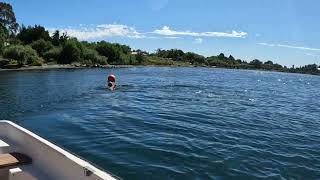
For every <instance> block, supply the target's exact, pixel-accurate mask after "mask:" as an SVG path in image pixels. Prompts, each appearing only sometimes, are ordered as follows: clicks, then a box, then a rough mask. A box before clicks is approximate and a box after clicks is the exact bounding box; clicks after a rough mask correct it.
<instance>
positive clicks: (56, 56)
mask: <svg viewBox="0 0 320 180" xmlns="http://www.w3.org/2000/svg"><path fill="white" fill-rule="evenodd" d="M61 52H62V47H61V46H54V47H52V48H51V49H49V50H48V51H45V52H44V54H43V57H44V58H45V60H46V61H47V62H59V61H60V55H61Z"/></svg>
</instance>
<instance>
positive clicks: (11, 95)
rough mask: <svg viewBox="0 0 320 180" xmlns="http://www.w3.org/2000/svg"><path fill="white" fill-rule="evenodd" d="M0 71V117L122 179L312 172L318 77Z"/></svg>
mask: <svg viewBox="0 0 320 180" xmlns="http://www.w3.org/2000/svg"><path fill="white" fill-rule="evenodd" d="M111 73H112V74H115V75H116V76H117V84H118V86H117V89H116V90H115V91H110V90H108V89H107V88H106V87H105V84H106V77H107V75H108V74H111ZM0 77H1V78H0V118H1V119H10V120H13V121H15V122H17V123H18V124H21V125H22V126H24V127H26V128H28V129H30V130H32V131H35V132H36V133H38V134H39V135H41V136H43V137H45V138H48V139H49V140H51V141H53V142H55V143H57V144H59V145H61V146H64V147H65V148H67V149H68V150H70V151H72V152H74V153H76V154H79V155H81V156H82V157H84V158H86V159H88V160H90V161H92V162H94V163H96V164H98V165H99V166H101V167H103V168H104V169H106V170H109V171H111V172H112V173H114V174H116V175H118V176H120V177H123V178H125V179H143V178H145V177H148V179H149V178H150V179H196V178H198V179H259V178H270V179H281V178H283V179H290V178H291V179H316V178H318V177H320V166H319V164H320V152H319V151H318V149H319V148H320V137H319V136H320V135H319V128H320V122H319V117H320V114H319V112H320V101H319V96H320V91H319V84H320V78H319V77H318V76H310V75H299V74H285V73H273V72H260V71H244V70H224V69H209V68H151V67H148V68H127V69H110V70H109V69H107V70H106V69H81V70H49V71H19V72H0Z"/></svg>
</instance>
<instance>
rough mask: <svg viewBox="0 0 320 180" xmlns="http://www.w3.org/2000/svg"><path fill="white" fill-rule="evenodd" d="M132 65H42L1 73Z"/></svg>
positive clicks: (127, 66)
mask: <svg viewBox="0 0 320 180" xmlns="http://www.w3.org/2000/svg"><path fill="white" fill-rule="evenodd" d="M130 67H134V66H133V65H105V66H97V67H95V66H79V65H74V64H53V65H42V66H28V67H21V68H16V69H2V68H0V72H1V71H26V70H50V69H84V68H130Z"/></svg>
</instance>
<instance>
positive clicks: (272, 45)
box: [257, 43, 320, 51]
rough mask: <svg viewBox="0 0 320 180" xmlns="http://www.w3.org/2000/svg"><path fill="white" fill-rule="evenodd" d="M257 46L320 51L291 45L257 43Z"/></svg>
mask: <svg viewBox="0 0 320 180" xmlns="http://www.w3.org/2000/svg"><path fill="white" fill-rule="evenodd" d="M257 44H258V45H262V46H270V47H284V48H290V49H300V50H308V51H320V49H319V48H311V47H303V46H292V45H285V44H269V43H257Z"/></svg>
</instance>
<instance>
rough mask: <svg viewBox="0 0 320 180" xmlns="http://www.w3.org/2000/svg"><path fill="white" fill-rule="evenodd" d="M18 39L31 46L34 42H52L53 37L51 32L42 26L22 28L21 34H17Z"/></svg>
mask: <svg viewBox="0 0 320 180" xmlns="http://www.w3.org/2000/svg"><path fill="white" fill-rule="evenodd" d="M17 38H18V39H19V40H20V41H21V42H23V43H24V44H30V43H32V42H33V41H37V40H39V39H43V40H45V41H50V40H51V37H50V35H49V31H47V30H46V29H45V28H44V27H42V26H40V25H35V26H34V27H32V26H28V27H25V26H22V27H21V29H20V32H19V33H18V34H17Z"/></svg>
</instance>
